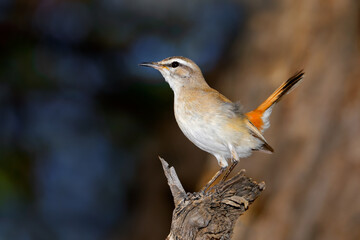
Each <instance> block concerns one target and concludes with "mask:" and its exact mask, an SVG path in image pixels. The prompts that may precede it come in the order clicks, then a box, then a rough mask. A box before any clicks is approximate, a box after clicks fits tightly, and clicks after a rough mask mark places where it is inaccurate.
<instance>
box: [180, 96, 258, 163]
mask: <svg viewBox="0 0 360 240" xmlns="http://www.w3.org/2000/svg"><path fill="white" fill-rule="evenodd" d="M174 109H175V118H176V121H177V123H178V125H179V127H180V129H181V131H182V132H183V133H184V134H185V136H186V137H187V138H188V139H189V140H190V141H191V142H193V143H194V144H195V145H196V146H197V147H199V148H200V149H202V150H204V151H206V152H208V153H210V154H212V155H214V156H222V157H223V158H225V159H229V158H231V152H230V149H229V144H231V145H233V146H234V148H235V150H236V152H237V154H238V156H239V157H240V158H244V157H248V156H249V155H251V152H252V149H254V148H255V147H256V145H257V144H259V143H260V142H258V141H257V140H256V139H255V138H253V137H251V138H249V137H241V134H242V133H240V132H231V134H232V135H233V134H237V135H238V137H237V138H236V139H237V140H239V139H241V140H240V141H237V142H232V141H231V137H230V136H227V134H229V133H226V132H224V130H223V126H224V123H225V120H224V116H223V115H222V114H216V112H206V111H205V112H204V111H202V112H201V114H199V112H195V111H194V110H193V109H194V108H185V107H184V106H179V105H177V106H176V102H175V107H174Z"/></svg>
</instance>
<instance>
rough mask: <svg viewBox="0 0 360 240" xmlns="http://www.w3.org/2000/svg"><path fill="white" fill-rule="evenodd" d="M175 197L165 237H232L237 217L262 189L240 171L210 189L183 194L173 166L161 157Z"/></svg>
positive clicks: (177, 239)
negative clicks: (204, 191)
mask: <svg viewBox="0 0 360 240" xmlns="http://www.w3.org/2000/svg"><path fill="white" fill-rule="evenodd" d="M160 161H161V163H162V166H163V168H164V172H165V176H166V178H167V180H168V184H169V186H170V190H171V193H172V195H173V197H174V203H175V210H174V212H173V217H172V223H171V230H170V234H169V235H168V237H167V240H195V239H222V240H226V239H231V236H232V233H233V228H234V225H235V222H236V220H237V219H238V217H239V216H240V215H242V214H243V213H244V212H245V211H246V210H247V209H248V207H249V205H250V204H251V203H252V202H253V201H255V199H256V198H257V197H258V196H259V195H260V193H261V192H262V191H263V190H264V189H265V183H264V182H261V183H259V184H258V183H256V182H254V181H252V180H251V179H250V178H248V177H246V176H245V175H244V173H245V170H241V171H240V172H239V173H238V174H237V175H236V176H234V177H233V178H231V179H230V180H227V181H226V182H223V183H220V184H217V185H215V186H214V187H213V188H212V191H208V192H207V193H205V194H202V193H186V192H185V190H184V188H183V187H182V185H181V182H180V180H179V178H178V176H177V174H176V172H175V169H174V168H173V167H169V164H168V163H167V162H166V161H165V160H164V159H162V158H160Z"/></svg>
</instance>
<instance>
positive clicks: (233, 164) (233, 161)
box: [221, 159, 239, 182]
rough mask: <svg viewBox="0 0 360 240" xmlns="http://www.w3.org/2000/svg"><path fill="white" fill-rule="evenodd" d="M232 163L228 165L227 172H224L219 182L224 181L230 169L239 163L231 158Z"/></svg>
mask: <svg viewBox="0 0 360 240" xmlns="http://www.w3.org/2000/svg"><path fill="white" fill-rule="evenodd" d="M231 161H232V164H231V165H230V167H229V169H228V170H227V172H226V173H225V175H224V177H223V178H222V179H221V182H224V181H225V180H226V179H227V177H228V176H229V174H230V173H231V171H232V170H233V169H234V168H235V167H236V165H237V164H238V163H239V161H238V160H235V159H231Z"/></svg>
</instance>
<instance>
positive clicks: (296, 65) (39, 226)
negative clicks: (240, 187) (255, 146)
mask: <svg viewBox="0 0 360 240" xmlns="http://www.w3.org/2000/svg"><path fill="white" fill-rule="evenodd" d="M359 14H360V3H359V1H358V0H331V1H324V0H317V1H313V0H294V1H286V0H272V1H264V0H263V1H262V0H259V1H246V0H244V1H231V0H228V1H221V2H220V1H191V0H188V1H174V0H170V1H169V0H158V1H147V0H133V1H124V0H92V1H90V0H79V1H70V0H68V1H65V0H43V1H40V0H39V1H35V0H33V1H25V0H0V50H1V52H0V239H4V240H7V239H10V240H12V239H19V240H20V239H24V240H28V239H31V240H32V239H36V240H38V239H39V240H42V239H59V240H60V239H66V240H72V239H74V240H75V239H76V240H81V239H86V240H97V239H111V240H115V239H130V240H135V239H150V240H152V239H154V240H155V239H165V237H166V236H167V233H168V232H169V229H170V223H171V214H172V210H173V203H172V199H171V194H170V191H169V189H168V186H167V184H166V179H165V177H164V175H163V172H162V169H161V165H160V162H159V160H158V158H157V157H158V155H160V156H162V157H164V158H165V159H166V160H167V161H168V162H169V163H170V164H171V165H173V166H175V168H176V170H177V172H178V175H179V177H180V179H181V181H182V183H183V185H184V187H185V189H186V190H187V191H198V190H199V189H200V188H201V186H203V185H204V183H206V182H207V181H208V179H209V178H210V177H211V176H212V175H213V174H214V173H215V171H216V170H217V168H218V167H217V163H216V161H215V159H214V158H213V157H212V156H209V155H208V154H206V153H204V152H202V151H201V150H199V149H198V148H196V147H195V146H194V145H193V144H192V143H190V141H189V140H187V139H186V138H185V136H184V135H183V134H182V133H181V131H180V129H179V128H178V126H177V124H176V122H175V118H174V116H173V109H172V104H173V94H172V91H171V89H170V88H169V86H168V85H167V83H165V81H164V80H163V78H162V76H161V75H160V74H159V73H158V72H156V71H155V70H152V69H145V68H141V67H139V66H138V63H140V62H143V61H155V60H161V59H163V58H165V57H169V56H174V55H181V56H186V57H189V58H191V59H192V60H194V61H195V62H196V63H198V65H199V66H200V67H201V69H202V70H203V72H204V75H205V77H206V79H207V81H208V83H209V84H210V85H211V86H212V87H215V88H216V89H218V90H220V91H221V92H222V93H224V94H225V95H226V96H228V97H229V98H230V99H232V100H234V101H236V100H240V102H241V103H242V104H243V105H244V106H245V109H246V110H251V109H253V108H255V107H256V106H257V105H258V104H260V103H261V101H263V100H265V98H266V97H267V96H268V95H269V94H270V93H271V92H272V91H273V90H274V89H275V88H277V87H278V86H279V85H280V84H281V83H282V82H283V81H284V80H286V79H287V78H288V77H289V76H290V75H291V74H293V73H294V72H295V71H297V70H299V69H302V68H304V69H305V72H306V77H305V80H304V81H303V82H302V84H301V85H300V86H299V87H298V88H297V89H296V90H295V91H293V92H292V93H291V94H290V95H288V96H286V97H285V98H284V100H283V101H282V102H281V103H280V104H278V106H277V107H276V109H275V110H274V111H273V114H272V117H271V123H272V126H271V128H270V129H269V130H268V131H267V132H266V133H265V137H266V138H267V139H268V141H269V143H270V145H272V146H273V147H274V148H275V153H274V154H272V155H267V154H263V153H255V154H254V155H253V156H252V157H250V158H248V159H243V160H242V161H241V163H240V164H239V165H240V166H238V167H237V168H236V170H240V168H245V169H246V170H247V174H248V175H249V176H251V177H253V178H254V179H255V180H257V181H263V180H264V181H265V182H266V184H267V189H266V191H265V192H264V193H263V194H262V195H261V196H260V198H259V199H258V200H257V201H256V202H255V204H254V205H252V206H251V208H250V210H249V211H248V212H246V214H245V215H244V216H242V217H241V218H240V219H239V221H238V224H237V226H236V229H235V235H234V239H248V240H249V239H294V240H302V239H360V228H359V226H360V191H359V189H360V61H359V60H360V58H359V57H360V51H359V49H360V48H359V47H360V18H359Z"/></svg>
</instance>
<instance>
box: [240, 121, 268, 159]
mask: <svg viewBox="0 0 360 240" xmlns="http://www.w3.org/2000/svg"><path fill="white" fill-rule="evenodd" d="M246 127H247V128H248V129H249V131H250V133H251V135H253V136H254V137H256V138H257V139H260V140H261V142H262V146H261V147H260V148H259V149H254V150H260V151H263V152H266V153H273V152H274V149H273V148H272V147H271V146H270V145H269V144H268V143H267V142H266V140H265V138H264V136H263V135H262V134H261V133H260V131H259V130H258V129H257V128H256V127H255V126H254V124H252V123H251V122H250V120H249V119H246Z"/></svg>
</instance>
